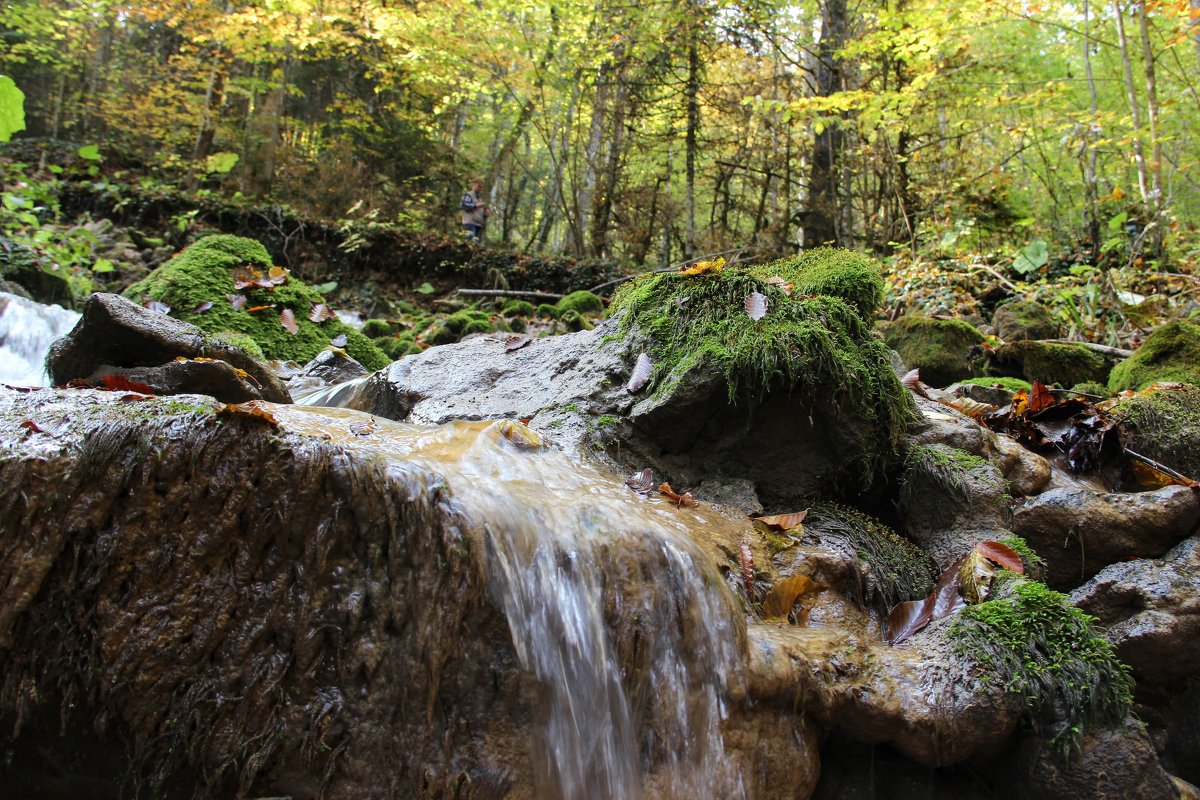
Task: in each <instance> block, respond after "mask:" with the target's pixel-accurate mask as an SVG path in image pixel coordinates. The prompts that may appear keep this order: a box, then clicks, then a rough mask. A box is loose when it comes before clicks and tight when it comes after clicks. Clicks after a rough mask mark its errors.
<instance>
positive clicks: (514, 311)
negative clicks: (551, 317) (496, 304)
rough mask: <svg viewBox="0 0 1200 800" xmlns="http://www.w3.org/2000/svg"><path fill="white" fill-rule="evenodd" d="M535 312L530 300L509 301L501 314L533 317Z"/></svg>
mask: <svg viewBox="0 0 1200 800" xmlns="http://www.w3.org/2000/svg"><path fill="white" fill-rule="evenodd" d="M594 296H595V295H593V297H594ZM535 311H536V309H535V308H534V306H533V303H531V302H529V301H528V300H509V301H508V302H507V303H505V304H504V305H503V306H502V307H501V309H500V313H501V314H503V315H504V316H506V317H532V316H533V315H534V312H535Z"/></svg>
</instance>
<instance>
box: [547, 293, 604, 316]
mask: <svg viewBox="0 0 1200 800" xmlns="http://www.w3.org/2000/svg"><path fill="white" fill-rule="evenodd" d="M557 308H558V313H559V315H560V316H561V315H563V314H566V313H567V312H568V311H574V312H576V313H577V314H591V315H592V316H597V315H599V314H603V313H604V301H603V300H601V299H600V298H599V297H597V296H596V295H594V294H592V293H591V292H589V291H587V290H581V291H578V292H571V293H570V294H569V295H567V296H566V297H564V298H563V299H561V300H559V301H558V306H557Z"/></svg>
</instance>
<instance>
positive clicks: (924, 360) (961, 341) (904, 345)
mask: <svg viewBox="0 0 1200 800" xmlns="http://www.w3.org/2000/svg"><path fill="white" fill-rule="evenodd" d="M883 338H884V341H886V342H887V346H888V347H890V348H892V349H893V350H895V351H896V352H897V353H899V354H900V358H901V360H903V361H904V364H905V366H907V367H908V368H909V369H914V368H915V369H919V370H921V380H923V381H924V382H925V383H927V384H929V385H930V386H937V387H942V386H948V385H950V384H952V383H954V382H956V381H961V380H963V379H965V378H969V377H970V376H971V373H972V371H973V370H972V367H971V363H970V362H969V361H968V360H967V354H968V353H969V352H970V350H971V348H973V347H975V346H976V345H979V344H982V343H983V340H984V337H983V334H982V333H980V332H979V331H977V330H975V329H974V328H973V327H971V326H970V325H968V324H967V323H965V322H963V321H962V320H959V319H935V318H933V317H923V316H919V315H916V314H910V315H908V316H904V317H901V318H900V319H898V320H896V321H895V322H892V323H889V324H887V325H885V326H883Z"/></svg>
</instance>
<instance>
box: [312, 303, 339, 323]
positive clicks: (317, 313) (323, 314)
mask: <svg viewBox="0 0 1200 800" xmlns="http://www.w3.org/2000/svg"><path fill="white" fill-rule="evenodd" d="M336 316H337V314H334V313H333V312H332V311H330V310H329V306H327V305H325V304H324V303H313V304H312V308H310V309H309V310H308V320H309V322H315V323H317V324H318V325H320V324H321V323H322V322H324V321H325V320H327V319H333V318H334V317H336Z"/></svg>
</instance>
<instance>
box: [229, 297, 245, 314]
mask: <svg viewBox="0 0 1200 800" xmlns="http://www.w3.org/2000/svg"><path fill="white" fill-rule="evenodd" d="M248 302H249V301H248V300H247V299H246V295H244V294H231V295H229V305H231V306H233V310H234V311H241V310H242V309H243V308H245V307H246V303H248Z"/></svg>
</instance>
